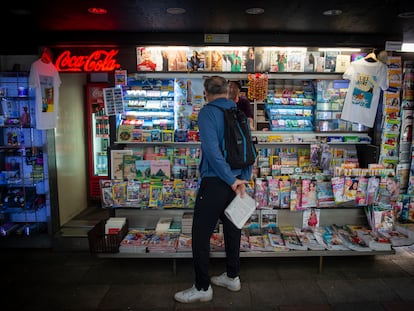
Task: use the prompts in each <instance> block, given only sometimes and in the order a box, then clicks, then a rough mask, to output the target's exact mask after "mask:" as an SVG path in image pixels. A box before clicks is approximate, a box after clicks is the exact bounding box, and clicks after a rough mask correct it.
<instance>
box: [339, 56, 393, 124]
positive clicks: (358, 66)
mask: <svg viewBox="0 0 414 311" xmlns="http://www.w3.org/2000/svg"><path fill="white" fill-rule="evenodd" d="M343 78H344V79H348V80H350V81H349V87H348V92H347V93H346V97H345V103H344V107H343V109H342V114H341V119H343V120H346V121H351V122H357V123H360V124H363V125H365V126H367V127H373V126H374V121H375V116H376V114H377V109H378V101H379V98H380V94H381V90H383V91H385V90H386V89H387V88H388V74H387V66H386V65H385V64H383V63H381V62H378V61H377V62H368V61H366V60H365V59H359V60H357V61H354V62H352V63H351V64H350V65H349V67H348V69H347V70H346V71H345V73H344V75H343Z"/></svg>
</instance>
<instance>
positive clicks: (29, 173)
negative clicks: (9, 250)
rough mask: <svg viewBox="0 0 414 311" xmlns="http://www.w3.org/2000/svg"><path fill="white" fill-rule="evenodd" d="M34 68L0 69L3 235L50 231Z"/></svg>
mask: <svg viewBox="0 0 414 311" xmlns="http://www.w3.org/2000/svg"><path fill="white" fill-rule="evenodd" d="M28 79H29V77H28V73H25V72H23V73H21V72H8V73H0V99H1V111H0V239H7V238H8V237H12V236H14V237H17V236H18V237H23V236H26V237H27V236H33V235H38V234H48V233H50V197H49V183H48V164H47V163H48V159H47V150H46V148H45V146H46V141H47V138H46V130H37V129H36V124H35V111H36V109H35V97H34V92H33V90H31V89H30V88H29V82H28Z"/></svg>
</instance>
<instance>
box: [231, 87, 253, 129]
mask: <svg viewBox="0 0 414 311" xmlns="http://www.w3.org/2000/svg"><path fill="white" fill-rule="evenodd" d="M240 91H241V83H240V81H229V86H228V89H227V98H228V99H230V100H232V101H234V102H235V103H236V105H237V107H238V108H239V109H240V110H241V111H243V112H244V114H245V115H246V117H247V118H248V119H249V123H250V130H254V125H253V110H252V105H251V104H250V101H249V100H248V99H247V97H244V96H241V95H240Z"/></svg>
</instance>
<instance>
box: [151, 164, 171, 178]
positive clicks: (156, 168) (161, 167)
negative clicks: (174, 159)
mask: <svg viewBox="0 0 414 311" xmlns="http://www.w3.org/2000/svg"><path fill="white" fill-rule="evenodd" d="M150 170H151V178H154V179H160V180H164V179H170V177H171V162H170V160H157V161H151V167H150Z"/></svg>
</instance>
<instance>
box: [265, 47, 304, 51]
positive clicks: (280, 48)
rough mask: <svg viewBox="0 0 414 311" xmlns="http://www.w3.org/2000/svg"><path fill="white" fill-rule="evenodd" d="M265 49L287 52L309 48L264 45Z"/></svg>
mask: <svg viewBox="0 0 414 311" xmlns="http://www.w3.org/2000/svg"><path fill="white" fill-rule="evenodd" d="M263 50H264V51H286V52H291V51H300V52H306V51H307V50H308V48H304V47H291V46H288V47H286V46H284V47H277V46H268V47H264V48H263Z"/></svg>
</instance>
